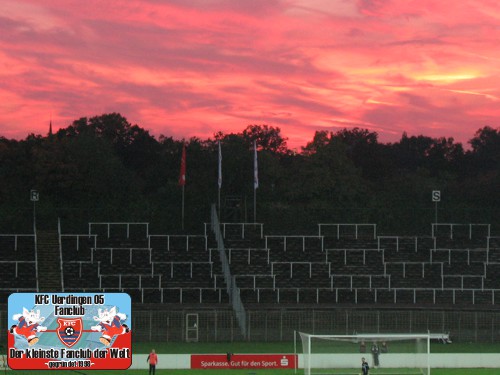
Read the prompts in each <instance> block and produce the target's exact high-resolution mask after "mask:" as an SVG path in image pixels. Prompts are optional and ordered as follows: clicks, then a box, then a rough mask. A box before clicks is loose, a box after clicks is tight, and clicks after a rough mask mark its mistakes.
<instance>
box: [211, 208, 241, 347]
mask: <svg viewBox="0 0 500 375" xmlns="http://www.w3.org/2000/svg"><path fill="white" fill-rule="evenodd" d="M210 224H211V229H212V231H213V232H214V234H215V239H216V241H217V248H218V249H219V256H220V261H221V264H222V270H223V273H224V281H225V282H226V287H227V293H228V294H229V300H230V302H231V305H232V307H233V310H234V312H235V313H236V318H237V319H238V323H239V326H240V330H241V334H242V335H243V337H244V338H246V336H247V323H246V312H245V307H244V306H243V303H242V302H241V298H240V291H239V289H238V287H237V285H236V278H235V277H234V276H232V275H231V269H230V268H229V262H228V260H227V256H226V250H225V248H224V238H223V235H222V233H221V231H220V225H219V218H218V217H217V209H216V207H215V204H213V205H212V212H211V221H210Z"/></svg>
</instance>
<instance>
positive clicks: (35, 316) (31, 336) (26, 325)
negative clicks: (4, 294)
mask: <svg viewBox="0 0 500 375" xmlns="http://www.w3.org/2000/svg"><path fill="white" fill-rule="evenodd" d="M12 319H14V320H19V323H17V325H13V326H12V327H10V333H14V334H16V335H20V336H24V337H25V338H26V340H28V345H29V346H32V345H35V344H36V343H37V342H38V340H40V339H39V338H38V337H37V336H36V334H37V333H38V332H44V331H46V330H47V327H43V326H41V325H40V323H41V322H43V321H44V320H45V318H44V317H43V316H42V317H40V310H36V312H35V311H34V310H31V311H28V309H26V308H25V307H23V313H22V314H14V315H13V316H12Z"/></svg>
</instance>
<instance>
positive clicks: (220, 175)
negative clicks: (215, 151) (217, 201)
mask: <svg viewBox="0 0 500 375" xmlns="http://www.w3.org/2000/svg"><path fill="white" fill-rule="evenodd" d="M218 184H219V189H220V188H221V186H222V151H221V149H220V141H219V179H218Z"/></svg>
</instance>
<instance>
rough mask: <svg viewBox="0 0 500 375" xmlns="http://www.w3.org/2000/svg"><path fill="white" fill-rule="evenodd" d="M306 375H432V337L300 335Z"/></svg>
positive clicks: (409, 335) (413, 335) (419, 335)
mask: <svg viewBox="0 0 500 375" xmlns="http://www.w3.org/2000/svg"><path fill="white" fill-rule="evenodd" d="M299 334H300V337H301V340H302V350H303V357H302V366H303V367H304V375H340V374H342V375H344V374H355V375H358V374H360V373H361V358H365V359H366V361H367V362H368V364H369V366H370V374H374V375H375V374H380V375H382V374H391V375H396V374H398V375H403V374H404V375H406V374H414V375H429V374H430V373H431V370H430V334H356V335H313V334H308V333H303V332H299Z"/></svg>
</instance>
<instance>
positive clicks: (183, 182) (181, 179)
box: [179, 144, 186, 186]
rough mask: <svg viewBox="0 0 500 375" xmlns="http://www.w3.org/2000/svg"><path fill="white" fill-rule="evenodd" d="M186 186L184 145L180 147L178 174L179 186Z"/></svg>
mask: <svg viewBox="0 0 500 375" xmlns="http://www.w3.org/2000/svg"><path fill="white" fill-rule="evenodd" d="M184 185H186V145H185V144H183V145H182V159H181V172H180V173H179V186H184Z"/></svg>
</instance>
